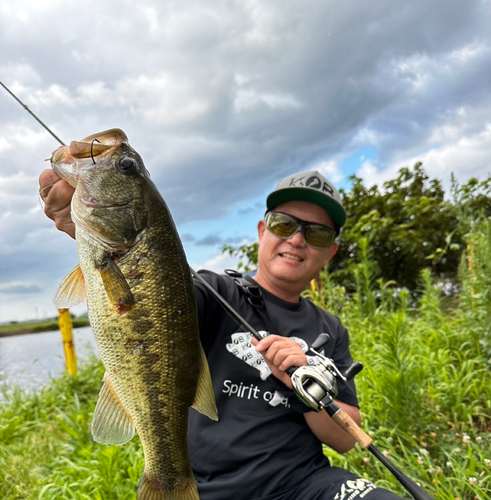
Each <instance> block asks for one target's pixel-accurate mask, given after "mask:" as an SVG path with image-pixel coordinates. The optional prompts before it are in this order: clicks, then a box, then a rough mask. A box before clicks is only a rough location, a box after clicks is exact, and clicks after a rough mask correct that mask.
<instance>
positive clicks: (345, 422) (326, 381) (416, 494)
mask: <svg viewBox="0 0 491 500" xmlns="http://www.w3.org/2000/svg"><path fill="white" fill-rule="evenodd" d="M189 269H190V271H191V274H192V275H193V276H194V278H196V280H197V281H199V282H200V283H201V284H202V285H203V286H204V287H205V288H206V289H207V290H209V291H210V292H211V293H212V294H213V296H214V297H215V298H216V299H217V300H218V302H219V303H220V304H221V305H222V306H223V307H224V308H225V310H226V311H227V312H228V313H229V314H230V315H231V316H232V317H233V318H234V320H235V321H237V323H238V324H239V325H241V326H242V327H243V328H245V329H246V330H247V331H249V332H250V333H251V334H252V335H253V336H254V337H255V338H256V339H258V340H262V339H263V336H262V335H261V334H260V333H259V332H258V331H257V330H256V329H255V328H254V327H252V326H251V325H250V324H249V323H248V322H247V321H246V320H245V319H244V318H243V317H242V316H241V315H240V314H239V313H238V312H237V311H236V310H235V309H234V308H233V307H232V306H231V305H230V304H229V303H228V302H227V301H226V300H225V299H224V298H223V297H222V296H221V295H220V294H219V293H218V292H217V291H216V290H215V289H214V288H213V287H212V286H211V285H210V284H209V283H208V282H207V281H206V280H205V279H204V278H203V277H202V276H201V275H199V274H198V273H197V272H196V271H194V270H193V269H192V268H191V267H190V268H189ZM259 292H260V290H259ZM329 340H330V338H329V335H328V334H327V333H321V334H320V335H319V337H318V338H317V339H316V340H315V341H314V342H313V343H312V345H311V346H310V349H309V351H311V352H313V353H314V354H315V355H316V356H318V358H319V361H320V362H319V364H317V365H308V366H300V367H291V368H289V369H288V370H287V373H288V374H289V375H290V376H291V378H292V385H293V388H294V390H295V393H296V394H297V397H298V398H299V399H300V400H301V401H302V402H303V403H304V404H305V405H307V406H309V407H310V408H312V410H314V411H317V412H319V411H321V410H323V409H324V410H326V411H327V413H328V414H329V416H330V417H331V418H332V419H333V420H334V421H335V422H336V423H337V424H338V425H339V426H340V427H341V428H343V429H344V430H345V431H346V432H347V433H348V434H349V435H350V436H351V437H353V439H355V441H356V442H357V443H358V444H359V445H360V446H361V447H362V448H363V449H367V450H368V451H369V452H371V453H372V454H373V455H374V456H375V458H377V459H378V460H379V461H380V462H381V463H382V464H383V465H384V466H385V467H386V468H387V469H388V470H389V471H390V472H391V473H392V475H393V476H394V477H395V478H396V479H397V480H398V481H399V483H401V485H402V486H403V487H404V488H405V489H406V491H407V492H408V493H409V494H410V495H411V496H412V497H413V498H414V500H434V498H433V497H432V496H431V495H429V494H428V493H427V492H426V491H425V490H423V488H421V487H420V486H419V485H418V484H416V483H415V482H414V481H413V480H412V479H411V478H410V477H409V476H407V475H406V474H404V473H403V472H402V471H401V470H400V469H398V468H397V467H396V466H395V465H394V464H393V463H392V462H391V461H390V460H389V459H388V458H387V457H386V456H385V455H384V454H383V453H382V452H381V451H380V450H379V449H378V448H376V446H375V445H374V444H373V442H372V438H371V437H370V436H369V435H368V434H366V433H365V432H364V431H363V430H362V429H361V428H360V427H359V426H358V425H357V423H356V422H355V421H354V420H353V419H352V418H351V417H350V416H349V415H348V413H346V412H345V411H344V410H343V409H342V408H340V407H339V406H338V405H337V404H336V403H334V398H335V397H336V396H337V383H336V380H337V379H338V378H341V380H351V379H352V378H353V377H354V376H355V375H356V374H357V373H359V372H360V371H361V370H362V368H363V365H362V364H361V363H353V365H351V366H350V367H349V368H348V370H346V372H345V373H344V374H343V373H341V372H340V371H339V370H338V368H337V367H336V365H335V364H334V362H333V361H332V359H330V358H327V357H325V356H323V355H322V354H320V352H318V351H319V350H320V348H321V347H322V346H324V345H325V344H326V343H327V342H329Z"/></svg>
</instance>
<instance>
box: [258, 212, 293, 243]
mask: <svg viewBox="0 0 491 500" xmlns="http://www.w3.org/2000/svg"><path fill="white" fill-rule="evenodd" d="M266 223H267V228H268V229H269V231H271V232H272V233H273V234H274V235H276V236H278V237H280V238H289V237H290V236H291V235H292V234H294V233H295V231H296V230H297V229H298V222H297V221H296V220H295V219H293V218H292V217H289V216H288V215H286V214H277V213H274V212H273V213H270V214H269V216H268V219H267V221H266Z"/></svg>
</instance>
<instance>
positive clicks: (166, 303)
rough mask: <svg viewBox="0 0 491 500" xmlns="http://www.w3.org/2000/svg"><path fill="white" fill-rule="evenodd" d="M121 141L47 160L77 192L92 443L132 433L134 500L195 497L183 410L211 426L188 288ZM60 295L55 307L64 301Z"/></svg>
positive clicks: (175, 245) (179, 256)
mask: <svg viewBox="0 0 491 500" xmlns="http://www.w3.org/2000/svg"><path fill="white" fill-rule="evenodd" d="M121 134H124V133H122V132H121V131H113V130H112V131H108V132H104V133H101V134H99V135H97V134H96V135H95V136H91V137H89V138H87V139H85V140H84V141H86V144H89V142H88V141H89V140H93V138H97V139H98V140H100V143H101V144H102V145H107V146H108V148H107V149H103V150H102V152H100V153H99V155H98V156H96V157H95V158H92V156H93V150H92V144H91V151H90V153H91V154H90V157H88V156H89V155H88V151H87V148H88V146H87V147H85V149H84V146H83V144H82V145H81V143H77V146H76V148H75V147H72V146H70V147H69V148H68V149H63V148H60V149H59V150H57V151H55V153H54V154H53V158H52V164H53V168H54V169H55V170H56V171H57V172H59V173H60V175H61V176H62V177H63V178H65V180H67V181H68V182H70V184H72V185H73V186H74V187H75V188H76V190H75V194H74V197H73V200H72V217H73V219H74V221H75V224H76V239H77V252H78V257H79V265H80V269H81V275H83V279H84V281H85V289H86V296H87V307H88V313H89V319H90V323H91V326H92V329H93V331H94V335H95V338H96V341H97V345H98V348H99V352H100V356H101V360H102V363H103V365H104V367H105V369H106V375H105V384H104V387H103V389H102V390H101V395H100V399H99V401H98V404H97V406H96V410H95V413H94V424H93V433H94V438H95V439H96V440H98V441H101V442H105V443H114V444H122V443H123V442H125V441H127V440H128V439H131V437H132V432H134V431H133V427H134V428H136V430H137V432H138V435H139V438H140V440H141V442H142V447H143V451H144V455H145V471H144V474H143V477H142V481H141V483H140V488H139V492H138V500H160V499H176V500H179V499H182V500H188V499H189V500H191V499H197V498H198V495H197V490H196V486H195V483H194V479H193V476H192V471H191V467H190V464H189V459H188V455H187V443H186V434H187V414H188V408H189V406H192V405H194V406H195V407H196V408H197V409H198V410H200V411H202V412H203V413H205V414H208V416H210V418H214V419H216V408H215V406H214V400H213V401H211V400H212V399H213V393H212V388H211V380H210V376H209V371H208V367H207V365H206V360H205V358H204V355H203V353H202V349H201V346H200V343H199V336H198V321H197V309H196V303H195V299H194V292H193V283H192V279H191V275H190V271H189V267H188V265H187V262H186V259H185V256H184V251H183V248H182V245H181V242H180V239H179V237H178V235H177V231H176V229H175V227H174V223H173V221H172V218H171V215H170V212H169V210H168V208H167V206H166V204H165V202H164V200H163V199H162V197H161V196H160V193H159V192H158V191H157V189H156V188H155V186H154V185H153V183H152V182H151V181H150V180H149V178H148V175H147V174H146V170H145V169H144V167H143V163H142V162H141V159H140V158H139V156H138V155H137V153H136V152H134V151H133V150H132V149H131V148H130V147H129V145H128V144H127V140H125V136H123V135H121ZM108 136H109V139H108ZM115 136H116V137H117V138H118V139H119V142H118V140H116V141H113V138H114V137H115ZM111 141H113V142H115V144H112V143H111ZM82 142H83V141H82ZM72 144H73V143H72ZM99 148H100V146H99ZM74 150H76V153H75V154H73V151H74ZM80 151H82V153H80ZM77 155H78V156H77ZM127 158H130V159H132V161H133V165H132V166H133V167H134V166H135V165H134V163H135V161H136V162H137V166H138V172H136V173H133V177H130V175H129V174H128V172H127V171H126V170H123V167H124V162H126V163H128V164H130V160H127ZM93 160H94V162H93ZM118 162H119V163H118ZM118 165H119V166H120V167H117V166H118ZM121 165H122V166H121ZM118 168H119V170H118ZM121 171H122V172H123V173H121ZM137 174H138V175H137ZM71 274H72V273H71ZM77 276H78V278H79V279H80V275H77ZM69 277H70V275H69ZM67 279H68V277H67ZM70 280H72V281H73V276H72V277H71V278H70ZM65 288H66V287H65ZM68 288H70V289H71V290H72V289H73V287H68ZM63 289H64V286H63V284H62V286H61V288H60V290H63ZM65 295H66V294H65ZM65 295H63V292H62V293H61V295H60V296H59V297H57V300H58V303H60V304H61V303H62V302H63V301H72V300H73V297H70V296H69V297H66V296H65ZM68 295H69V294H68ZM62 305H66V304H62ZM199 387H201V388H202V389H201V390H198V388H199Z"/></svg>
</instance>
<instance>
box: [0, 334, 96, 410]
mask: <svg viewBox="0 0 491 500" xmlns="http://www.w3.org/2000/svg"><path fill="white" fill-rule="evenodd" d="M73 339H74V344H75V352H76V355H77V361H78V362H80V361H81V360H83V359H84V358H86V357H87V356H89V355H90V354H92V353H97V347H96V343H95V339H94V336H93V335H92V329H91V328H90V327H85V328H75V329H74V330H73ZM64 370H65V359H64V355H63V343H62V340H61V333H60V332H59V330H56V331H53V332H43V333H33V334H26V335H14V336H12V337H2V338H0V401H2V399H3V392H2V391H1V389H2V388H3V387H5V386H7V387H11V386H12V385H14V384H15V385H17V386H19V387H21V388H22V389H25V390H27V391H35V390H36V389H39V388H40V387H41V386H42V385H43V384H45V383H46V382H49V380H50V379H51V378H54V377H56V376H58V375H59V374H60V373H62V372H63V371H64Z"/></svg>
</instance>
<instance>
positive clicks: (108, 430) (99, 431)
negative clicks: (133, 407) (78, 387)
mask: <svg viewBox="0 0 491 500" xmlns="http://www.w3.org/2000/svg"><path fill="white" fill-rule="evenodd" d="M134 435H135V426H134V424H133V420H132V419H131V417H130V416H129V415H128V413H127V412H126V410H125V409H124V406H123V405H122V403H121V401H120V400H119V398H118V396H117V395H116V393H115V392H114V388H113V386H112V384H111V381H110V380H109V377H108V376H107V375H104V385H103V386H102V389H101V392H100V393H99V399H98V400H97V404H96V406H95V410H94V417H93V419H92V437H93V438H94V441H97V442H98V443H101V444H124V443H127V442H128V441H129V440H130V439H131V438H133V436H134Z"/></svg>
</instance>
